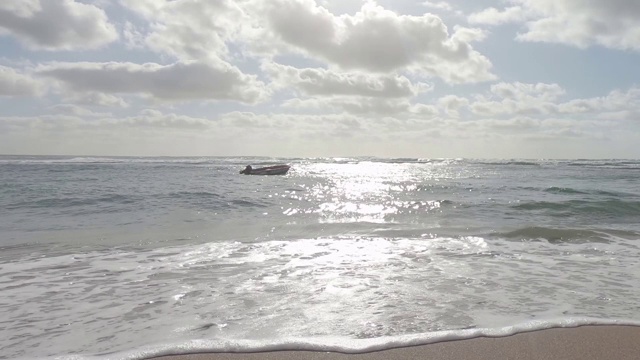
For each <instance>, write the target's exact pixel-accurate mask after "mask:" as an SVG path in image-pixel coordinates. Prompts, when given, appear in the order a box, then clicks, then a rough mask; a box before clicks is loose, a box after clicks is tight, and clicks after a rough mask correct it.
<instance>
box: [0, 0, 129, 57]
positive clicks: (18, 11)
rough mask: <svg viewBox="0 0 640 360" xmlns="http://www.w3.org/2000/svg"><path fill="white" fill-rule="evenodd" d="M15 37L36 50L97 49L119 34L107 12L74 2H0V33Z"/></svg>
mask: <svg viewBox="0 0 640 360" xmlns="http://www.w3.org/2000/svg"><path fill="white" fill-rule="evenodd" d="M3 33H4V34H9V35H13V36H15V37H16V38H17V39H19V40H20V41H21V42H22V43H23V44H24V45H26V46H27V47H29V48H31V49H35V50H51V51H54V50H79V49H95V48H98V47H101V46H104V45H106V44H109V43H111V42H112V41H115V40H116V39H117V38H118V33H117V31H116V29H115V27H114V26H113V25H112V24H111V23H109V21H108V19H107V15H106V14H105V12H104V11H103V10H102V9H100V8H98V7H96V6H94V5H90V4H84V3H81V2H76V1H74V0H42V1H40V0H19V1H2V2H0V34H3Z"/></svg>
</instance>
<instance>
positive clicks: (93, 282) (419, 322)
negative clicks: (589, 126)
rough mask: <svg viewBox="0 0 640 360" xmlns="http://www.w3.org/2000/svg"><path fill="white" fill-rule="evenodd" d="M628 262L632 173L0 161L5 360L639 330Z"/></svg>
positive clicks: (635, 266)
mask: <svg viewBox="0 0 640 360" xmlns="http://www.w3.org/2000/svg"><path fill="white" fill-rule="evenodd" d="M280 163H286V164H289V165H291V170H290V171H289V173H288V174H287V175H284V176H244V175H239V173H238V172H239V171H240V170H242V169H243V168H244V166H245V165H247V164H251V165H252V166H253V167H254V168H255V167H259V166H262V165H272V164H280ZM639 259H640V161H635V160H472V159H380V158H309V159H302V158H268V157H197V158H192V157H185V158H174V157H157V158H154V157H73V156H46V157H39V156H0V358H5V359H14V358H47V357H58V358H73V359H142V358H145V357H150V356H157V355H162V354H181V353H189V352H202V351H264V350H282V349H297V350H300V349H307V350H325V351H327V350H332V351H342V352H363V351H371V350H380V349H386V348H393V347H398V346H407V345H416V344H425V343H430V342H436V341H442V340H451V339H460V338H469V337H475V336H480V335H485V336H504V335H509V334H513V333H517V332H522V331H529V330H536V329H544V328H549V327H571V326H578V325H585V324H638V323H639V322H640V300H639V299H640V265H639V264H640V261H639Z"/></svg>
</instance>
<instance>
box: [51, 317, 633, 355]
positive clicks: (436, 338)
mask: <svg viewBox="0 0 640 360" xmlns="http://www.w3.org/2000/svg"><path fill="white" fill-rule="evenodd" d="M586 325H629V326H640V321H632V320H615V319H609V320H603V319H593V318H587V317H581V318H563V319H555V320H535V321H528V322H525V323H520V324H517V325H512V326H505V327H501V328H481V329H462V330H449V331H438V332H432V333H425V334H412V335H402V336H393V337H379V338H369V339H351V338H332V337H321V338H320V337H319V338H305V339H295V338H288V339H277V340H231V339H210V340H205V339H200V340H190V341H185V342H181V343H174V344H158V345H152V346H145V347H141V348H138V349H135V350H130V351H123V352H118V353H111V354H106V355H95V356H83V355H70V356H59V357H56V359H69V360H72V359H73V360H137V359H148V358H152V357H158V356H167V355H185V354H196V353H255V352H271V351H319V352H338V353H345V354H360V353H368V352H374V351H381V350H388V349H395V348H402V347H409V346H420V345H428V344H434V343H438V342H443V341H454V340H465V339H473V338H478V337H505V336H511V335H515V334H519V333H525V332H531V331H539V330H546V329H552V328H575V327H579V326H586Z"/></svg>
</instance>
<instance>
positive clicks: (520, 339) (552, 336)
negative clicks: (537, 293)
mask: <svg viewBox="0 0 640 360" xmlns="http://www.w3.org/2000/svg"><path fill="white" fill-rule="evenodd" d="M639 358H640V327H635V326H583V327H579V328H565V329H549V330H541V331H533V332H528V333H522V334H516V335H513V336H508V337H501V338H486V337H482V338H475V339H469V340H459V341H448V342H441V343H436V344H430V345H424V346H413V347H406V348H398V349H391V350H385V351H377V352H372V353H366V354H340V353H329V352H312V351H275V352H266V353H208V354H192V355H179V356H163V357H158V358H155V359H157V360H238V359H254V360H276V359H289V360H294V359H300V360H383V359H394V360H405V359H406V360H409V359H429V360H472V359H473V360H477V359H509V360H547V359H549V360H551V359H563V360H574V359H575V360H578V359H580V360H596V359H598V360H599V359H616V360H627V359H628V360H636V359H639Z"/></svg>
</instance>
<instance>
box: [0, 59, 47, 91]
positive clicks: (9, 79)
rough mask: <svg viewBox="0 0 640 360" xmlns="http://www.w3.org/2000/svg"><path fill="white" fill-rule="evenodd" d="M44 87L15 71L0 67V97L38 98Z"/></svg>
mask: <svg viewBox="0 0 640 360" xmlns="http://www.w3.org/2000/svg"><path fill="white" fill-rule="evenodd" d="M43 92H44V85H43V84H42V83H41V82H40V81H38V80H36V79H33V78H32V77H31V76H30V75H27V74H23V73H21V72H19V71H18V70H16V69H13V68H10V67H6V66H1V65H0V96H39V95H41V94H42V93H43Z"/></svg>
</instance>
